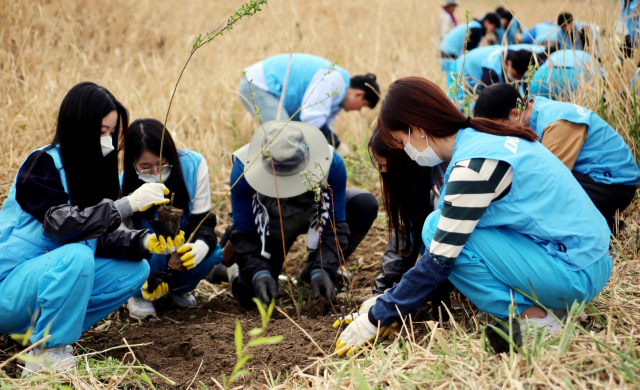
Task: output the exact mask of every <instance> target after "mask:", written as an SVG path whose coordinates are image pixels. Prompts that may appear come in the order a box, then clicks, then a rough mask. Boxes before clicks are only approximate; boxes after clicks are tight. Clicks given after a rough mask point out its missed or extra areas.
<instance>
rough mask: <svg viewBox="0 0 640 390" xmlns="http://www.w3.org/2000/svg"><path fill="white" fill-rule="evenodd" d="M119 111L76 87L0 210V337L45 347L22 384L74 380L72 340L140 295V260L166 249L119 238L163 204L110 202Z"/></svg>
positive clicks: (143, 268) (140, 235)
mask: <svg viewBox="0 0 640 390" xmlns="http://www.w3.org/2000/svg"><path fill="white" fill-rule="evenodd" d="M128 125H129V119H128V113H127V110H126V109H125V107H124V106H123V105H122V104H120V102H118V101H117V100H116V98H115V97H114V96H113V95H112V94H111V93H110V92H109V91H108V90H106V89H105V88H104V87H101V86H99V85H96V84H94V83H90V82H83V83H80V84H77V85H76V86H74V87H73V88H71V90H70V91H69V92H68V93H67V95H66V96H65V98H64V99H63V101H62V104H61V105H60V110H59V111H58V119H57V123H56V132H55V136H54V137H53V140H52V141H51V143H50V144H49V145H48V146H44V147H42V148H39V149H37V150H35V151H33V152H32V153H31V154H29V156H28V157H27V158H26V160H25V161H24V162H23V163H22V166H21V167H20V169H19V170H18V174H17V176H16V178H15V180H14V181H13V184H12V185H11V189H10V190H9V195H8V197H7V199H6V200H5V202H4V204H3V205H2V209H0V333H4V334H24V335H25V337H28V341H29V342H31V343H35V342H37V341H39V340H42V339H43V338H44V337H45V336H46V335H47V334H49V335H50V336H51V338H49V340H48V341H46V342H45V343H43V344H41V345H40V346H39V347H38V348H36V349H35V350H32V351H30V352H29V354H28V355H30V356H31V357H32V359H30V360H28V361H27V363H26V364H25V369H24V371H23V375H29V374H30V373H32V372H35V371H37V370H39V369H41V368H45V369H47V368H48V367H52V369H53V370H54V371H58V372H60V371H69V370H74V367H75V365H76V363H75V361H74V359H73V354H72V353H73V348H72V347H71V345H72V344H73V343H75V342H76V341H78V339H79V338H80V334H81V333H82V332H84V331H85V330H87V329H89V328H90V327H92V326H93V325H95V324H96V323H97V322H98V321H100V320H101V319H103V318H105V317H106V316H107V315H109V314H110V313H112V312H113V311H114V310H116V309H117V308H118V307H120V306H121V305H122V304H123V303H124V302H125V301H126V300H127V299H128V298H129V297H130V296H132V295H133V294H134V293H136V292H137V291H139V290H140V288H141V287H143V284H144V282H145V280H147V276H148V275H149V264H148V263H147V262H146V261H143V260H144V256H146V255H147V254H148V253H149V252H150V251H152V252H155V253H160V252H164V251H166V250H167V248H166V246H165V245H164V244H162V243H161V242H160V240H159V239H158V237H157V236H156V235H155V234H152V233H151V232H149V230H145V229H143V230H126V229H120V225H121V223H122V222H123V221H124V220H125V219H126V218H128V217H130V216H131V215H133V214H134V213H136V212H139V211H143V210H146V209H148V208H149V207H151V206H153V205H156V204H163V203H167V202H169V199H165V198H164V196H165V195H166V194H168V190H167V189H166V188H165V187H164V185H162V184H161V183H150V184H145V185H143V186H141V187H140V188H138V189H137V190H136V191H134V192H133V193H132V194H130V195H129V196H126V197H124V198H121V199H118V195H119V193H120V187H119V185H118V153H117V152H116V150H117V149H118V144H119V143H120V138H121V134H122V133H123V132H126V130H127V127H128Z"/></svg>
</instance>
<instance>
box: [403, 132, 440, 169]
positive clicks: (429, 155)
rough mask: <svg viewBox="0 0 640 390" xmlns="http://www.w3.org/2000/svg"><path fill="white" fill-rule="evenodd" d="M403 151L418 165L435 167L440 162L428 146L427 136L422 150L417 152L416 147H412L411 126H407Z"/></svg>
mask: <svg viewBox="0 0 640 390" xmlns="http://www.w3.org/2000/svg"><path fill="white" fill-rule="evenodd" d="M404 151H405V152H406V153H407V155H408V156H409V158H410V159H412V160H413V161H415V162H417V163H418V165H420V166H423V167H435V166H436V165H438V164H440V163H442V160H441V159H440V157H438V155H437V154H436V152H435V151H434V150H433V148H432V147H431V146H429V138H427V148H426V149H425V150H423V151H422V152H419V151H418V149H416V148H414V147H413V145H411V127H409V140H408V141H407V144H406V145H405V146H404Z"/></svg>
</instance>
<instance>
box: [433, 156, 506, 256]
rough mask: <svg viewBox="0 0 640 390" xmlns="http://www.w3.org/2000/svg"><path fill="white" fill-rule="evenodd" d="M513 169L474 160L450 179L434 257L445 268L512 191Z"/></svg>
mask: <svg viewBox="0 0 640 390" xmlns="http://www.w3.org/2000/svg"><path fill="white" fill-rule="evenodd" d="M512 180H513V168H511V165H509V163H507V162H504V161H498V160H491V159H484V158H474V159H470V160H465V161H460V162H458V163H457V164H456V165H455V166H454V167H453V169H452V170H451V174H450V175H449V181H448V182H447V188H446V193H445V194H444V201H443V205H442V213H441V215H440V220H439V222H438V228H437V230H436V233H435V234H434V236H433V240H432V241H431V247H430V252H431V255H432V256H433V257H434V258H435V259H436V260H437V261H439V262H440V263H442V264H449V263H452V262H453V261H454V260H455V259H456V258H457V257H458V255H459V254H460V251H461V250H462V248H463V247H464V245H465V243H466V242H467V240H468V239H469V236H470V235H471V233H472V232H473V230H474V229H475V228H476V225H477V224H478V221H479V220H480V217H482V214H484V211H485V210H486V209H487V207H489V205H490V204H491V202H493V201H495V200H499V199H502V198H503V197H504V196H506V195H507V194H508V193H509V190H510V189H511V181H512Z"/></svg>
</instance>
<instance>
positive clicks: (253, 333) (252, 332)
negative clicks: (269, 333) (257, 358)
mask: <svg viewBox="0 0 640 390" xmlns="http://www.w3.org/2000/svg"><path fill="white" fill-rule="evenodd" d="M261 334H262V329H260V328H253V329H251V330H250V331H249V336H251V337H256V336H260V335H261Z"/></svg>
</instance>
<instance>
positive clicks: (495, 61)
mask: <svg viewBox="0 0 640 390" xmlns="http://www.w3.org/2000/svg"><path fill="white" fill-rule="evenodd" d="M523 49H524V50H529V51H532V52H535V53H542V52H544V50H545V48H544V47H542V46H539V45H536V44H533V43H521V44H518V45H509V46H508V47H507V48H506V50H505V48H504V47H503V48H501V50H496V51H494V52H492V53H490V54H489V55H488V56H487V58H485V59H484V60H483V61H482V67H481V72H480V75H481V76H482V69H491V70H493V71H494V72H496V74H497V75H498V81H496V83H504V82H505V80H504V72H503V71H502V64H503V63H504V64H505V66H506V60H507V59H506V55H507V52H508V51H519V50H523Z"/></svg>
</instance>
